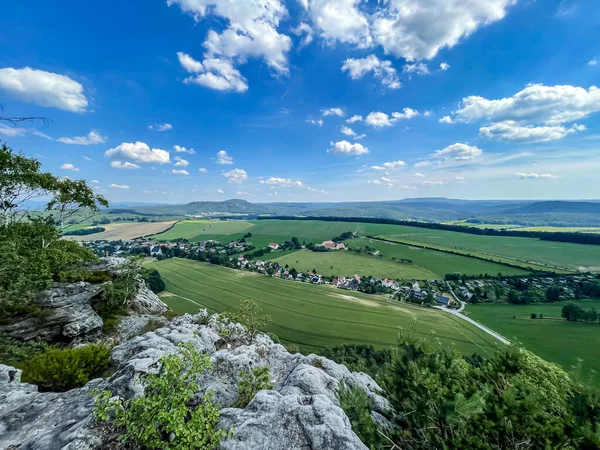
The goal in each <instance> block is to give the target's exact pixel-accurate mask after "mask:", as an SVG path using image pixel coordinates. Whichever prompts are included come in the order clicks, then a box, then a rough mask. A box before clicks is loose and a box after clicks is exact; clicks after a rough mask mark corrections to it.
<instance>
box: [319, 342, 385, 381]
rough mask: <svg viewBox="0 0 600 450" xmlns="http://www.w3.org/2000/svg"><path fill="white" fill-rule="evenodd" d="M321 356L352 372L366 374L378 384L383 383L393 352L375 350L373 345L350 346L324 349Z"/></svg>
mask: <svg viewBox="0 0 600 450" xmlns="http://www.w3.org/2000/svg"><path fill="white" fill-rule="evenodd" d="M321 355H322V356H324V357H325V358H327V359H331V360H333V361H335V362H337V363H338V364H344V365H345V366H346V367H348V369H350V370H351V371H352V372H366V373H368V374H369V375H371V376H372V377H373V378H374V379H375V380H377V381H378V382H381V381H382V378H383V376H384V374H385V373H386V370H387V368H386V367H387V366H388V365H389V364H390V363H391V361H392V357H393V353H392V351H391V350H375V349H374V348H373V346H372V345H350V344H344V345H340V346H337V347H327V348H324V349H323V350H322V351H321Z"/></svg>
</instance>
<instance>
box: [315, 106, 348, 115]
mask: <svg viewBox="0 0 600 450" xmlns="http://www.w3.org/2000/svg"><path fill="white" fill-rule="evenodd" d="M321 114H323V117H327V116H340V117H344V110H343V109H342V108H337V107H336V108H327V109H322V110H321Z"/></svg>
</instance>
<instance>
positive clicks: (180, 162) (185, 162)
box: [174, 156, 190, 167]
mask: <svg viewBox="0 0 600 450" xmlns="http://www.w3.org/2000/svg"><path fill="white" fill-rule="evenodd" d="M174 159H175V166H177V167H186V166H188V165H189V164H190V162H189V161H188V160H187V159H183V158H181V157H180V156H176V157H175V158H174Z"/></svg>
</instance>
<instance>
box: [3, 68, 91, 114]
mask: <svg viewBox="0 0 600 450" xmlns="http://www.w3.org/2000/svg"><path fill="white" fill-rule="evenodd" d="M0 89H4V90H6V91H7V92H9V93H10V94H11V95H12V96H13V97H15V98H17V99H19V100H21V101H24V102H28V103H35V104H36V105H40V106H45V107H50V108H58V109H62V110H65V111H71V112H78V113H80V112H84V111H85V110H86V109H87V107H88V100H87V98H86V96H85V95H84V93H83V86H82V85H81V84H79V83H78V82H77V81H75V80H72V79H71V78H69V77H68V76H66V75H60V74H57V73H52V72H45V71H43V70H37V69H32V68H30V67H25V68H23V69H13V68H10V67H9V68H5V69H0Z"/></svg>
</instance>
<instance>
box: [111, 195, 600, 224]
mask: <svg viewBox="0 0 600 450" xmlns="http://www.w3.org/2000/svg"><path fill="white" fill-rule="evenodd" d="M109 213H110V214H138V215H144V216H153V217H157V216H158V217H164V216H169V217H173V216H182V217H183V216H193V215H210V214H211V213H215V214H216V213H218V214H219V215H221V216H222V215H226V214H232V215H240V214H242V215H244V216H246V217H248V218H255V217H257V216H262V215H270V216H305V217H325V216H327V217H374V218H385V219H397V220H415V221H425V222H445V221H453V220H469V221H478V222H481V223H507V224H515V225H529V226H532V225H554V226H600V202H596V201H534V200H531V201H516V200H515V201H506V200H460V199H448V198H443V197H436V198H409V199H404V200H394V201H381V202H328V203H326V202H323V203H285V202H282V203H250V202H248V201H246V200H243V199H230V200H225V201H222V202H208V201H197V202H190V203H186V204H182V205H136V204H128V205H123V206H121V205H116V207H115V206H113V207H112V208H111V209H110V210H109Z"/></svg>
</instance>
